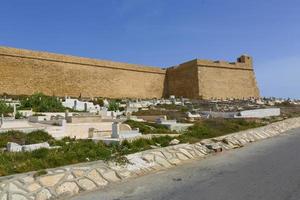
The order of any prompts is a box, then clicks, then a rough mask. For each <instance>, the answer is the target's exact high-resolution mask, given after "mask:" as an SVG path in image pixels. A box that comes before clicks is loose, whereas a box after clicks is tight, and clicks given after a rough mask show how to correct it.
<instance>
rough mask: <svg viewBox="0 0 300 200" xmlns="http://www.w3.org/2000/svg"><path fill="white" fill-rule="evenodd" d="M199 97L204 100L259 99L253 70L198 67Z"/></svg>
mask: <svg viewBox="0 0 300 200" xmlns="http://www.w3.org/2000/svg"><path fill="white" fill-rule="evenodd" d="M198 76H199V80H200V81H199V88H200V89H199V96H201V97H202V98H204V99H210V98H217V99H226V98H237V99H242V98H249V97H259V92H258V89H257V87H256V83H255V80H254V78H253V77H254V73H253V71H252V70H239V69H226V68H213V67H201V66H200V67H198Z"/></svg>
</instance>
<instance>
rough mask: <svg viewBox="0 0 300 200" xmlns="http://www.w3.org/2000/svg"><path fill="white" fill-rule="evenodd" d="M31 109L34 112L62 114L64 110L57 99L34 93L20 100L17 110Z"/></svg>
mask: <svg viewBox="0 0 300 200" xmlns="http://www.w3.org/2000/svg"><path fill="white" fill-rule="evenodd" d="M31 108H32V110H33V111H34V112H64V111H65V109H66V108H64V107H63V105H62V103H61V102H60V101H59V99H58V98H57V97H54V96H46V95H44V94H43V93H35V94H33V95H31V96H29V97H24V98H23V99H22V100H21V107H20V108H19V109H25V110H26V109H28V110H30V109H31Z"/></svg>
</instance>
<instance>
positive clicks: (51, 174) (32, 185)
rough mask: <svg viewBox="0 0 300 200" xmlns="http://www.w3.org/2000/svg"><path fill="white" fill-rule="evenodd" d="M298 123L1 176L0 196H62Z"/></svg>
mask: <svg viewBox="0 0 300 200" xmlns="http://www.w3.org/2000/svg"><path fill="white" fill-rule="evenodd" d="M298 127H300V118H291V119H286V120H284V121H280V122H275V123H272V124H269V125H267V126H264V127H259V128H255V129H250V130H246V131H241V132H237V133H233V134H229V135H225V136H221V137H216V138H212V139H205V140H202V141H201V142H199V143H195V144H178V145H174V146H168V147H164V148H158V149H151V150H147V151H143V152H138V153H135V154H130V155H127V156H126V157H127V159H128V161H129V163H127V164H126V165H122V166H120V165H117V164H116V163H114V162H109V163H104V162H103V161H96V162H90V163H82V164H77V165H71V166H63V167H59V168H55V169H48V170H47V172H48V174H47V175H43V176H39V177H34V173H33V172H31V173H25V174H16V175H13V176H6V177H1V178H0V200H47V199H64V198H67V197H70V196H74V195H76V194H78V193H81V192H84V191H92V190H95V189H99V188H103V187H105V186H106V185H107V184H109V183H112V182H117V181H121V180H124V179H128V178H131V177H136V176H140V175H144V174H147V173H149V172H151V171H155V170H161V169H167V168H171V167H174V166H176V165H179V164H181V163H183V162H184V161H186V160H191V159H199V158H202V157H205V156H207V155H208V154H211V153H214V152H220V151H224V150H230V149H234V148H239V147H242V146H244V145H246V144H248V143H251V142H255V141H258V140H262V139H266V138H270V137H274V136H277V135H280V134H282V133H284V132H286V131H288V130H291V129H294V128H298Z"/></svg>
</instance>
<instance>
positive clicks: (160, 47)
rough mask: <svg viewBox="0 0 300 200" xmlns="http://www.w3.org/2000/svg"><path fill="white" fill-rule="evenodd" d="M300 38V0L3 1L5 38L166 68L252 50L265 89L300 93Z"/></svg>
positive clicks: (0, 15)
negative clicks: (189, 61)
mask: <svg viewBox="0 0 300 200" xmlns="http://www.w3.org/2000/svg"><path fill="white" fill-rule="evenodd" d="M299 40H300V1H299V0H84V1H81V0H1V4H0V45H4V46H11V47H18V48H26V49H32V50H43V51H50V52H56V53H63V54H71V55H78V56H84V57H92V58H99V59H109V60H114V61H122V62H129V63H137V64H145V65H154V66H161V67H167V66H171V65H176V64H179V63H182V62H184V61H187V60H191V59H194V58H200V59H201V58H203V59H212V60H228V61H234V60H235V59H236V57H238V56H239V55H241V54H244V53H246V54H249V55H251V56H253V57H254V64H255V71H256V77H257V80H258V84H259V87H260V89H261V94H262V95H263V96H276V97H292V98H300V64H299V63H300V42H299ZM0 70H1V68H0ZM0 78H1V77H0Z"/></svg>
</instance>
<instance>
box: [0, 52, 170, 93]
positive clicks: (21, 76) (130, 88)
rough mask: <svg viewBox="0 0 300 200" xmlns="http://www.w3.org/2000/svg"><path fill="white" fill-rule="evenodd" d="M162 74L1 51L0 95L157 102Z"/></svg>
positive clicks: (98, 62) (121, 65) (118, 65)
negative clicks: (126, 98) (130, 99)
mask: <svg viewBox="0 0 300 200" xmlns="http://www.w3.org/2000/svg"><path fill="white" fill-rule="evenodd" d="M165 73H166V72H165V70H162V69H160V68H153V67H146V66H141V65H132V64H126V63H118V62H110V61H101V60H93V59H87V58H79V57H72V56H63V55H58V54H50V53H44V52H33V51H27V50H20V49H13V48H6V47H0V77H1V78H0V93H4V92H5V93H8V94H16V95H19V94H32V93H34V92H43V93H45V94H48V95H53V94H54V95H57V96H65V95H67V96H79V95H80V94H81V95H82V96H83V97H96V96H102V97H110V98H122V97H130V98H153V97H157V98H160V97H162V95H163V89H164V88H163V87H164V81H165Z"/></svg>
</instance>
